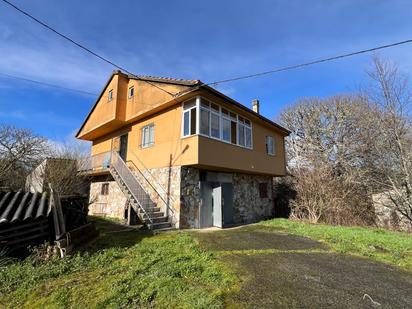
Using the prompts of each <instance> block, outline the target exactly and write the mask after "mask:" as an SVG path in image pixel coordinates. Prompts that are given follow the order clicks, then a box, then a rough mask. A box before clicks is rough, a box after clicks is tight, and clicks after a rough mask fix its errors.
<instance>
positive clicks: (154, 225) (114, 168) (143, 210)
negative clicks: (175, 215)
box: [110, 152, 172, 231]
mask: <svg viewBox="0 0 412 309" xmlns="http://www.w3.org/2000/svg"><path fill="white" fill-rule="evenodd" d="M116 156H117V157H116ZM111 161H112V162H111V164H110V173H111V174H112V176H113V178H114V179H115V181H116V182H117V184H118V185H119V187H120V189H121V190H122V192H123V194H124V195H125V196H126V198H127V199H128V200H129V204H130V205H131V206H132V207H133V209H134V210H135V211H136V213H137V216H138V217H139V219H140V221H141V222H142V223H143V224H145V225H146V226H147V228H148V229H150V230H158V231H166V230H171V229H172V224H171V223H170V221H169V218H168V216H167V215H165V214H164V212H162V211H161V209H160V207H158V206H157V205H156V204H155V203H154V202H153V201H152V199H151V198H150V196H149V194H148V193H147V192H146V191H145V189H144V188H143V186H142V185H141V184H140V183H139V181H138V180H137V178H136V177H135V175H134V174H133V172H132V171H131V170H130V169H129V168H128V167H127V165H126V164H125V162H124V161H123V160H122V159H121V158H120V156H119V155H118V154H117V153H115V152H113V154H112V160H111Z"/></svg>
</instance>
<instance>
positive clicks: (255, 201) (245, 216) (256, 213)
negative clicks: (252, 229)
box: [233, 173, 274, 224]
mask: <svg viewBox="0 0 412 309" xmlns="http://www.w3.org/2000/svg"><path fill="white" fill-rule="evenodd" d="M272 179H273V178H272V177H271V176H262V175H250V174H240V173H234V174H233V219H234V222H235V223H237V224H242V223H252V222H257V221H260V220H263V219H267V218H270V217H272V216H273V215H274V204H273V186H272V181H273V180H272ZM260 184H266V186H267V197H264V198H261V197H260V188H259V186H260Z"/></svg>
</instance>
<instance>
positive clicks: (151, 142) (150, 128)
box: [140, 122, 155, 149]
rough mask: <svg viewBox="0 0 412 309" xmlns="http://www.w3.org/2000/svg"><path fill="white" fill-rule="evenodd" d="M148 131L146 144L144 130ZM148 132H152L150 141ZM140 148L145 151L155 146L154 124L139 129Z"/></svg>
mask: <svg viewBox="0 0 412 309" xmlns="http://www.w3.org/2000/svg"><path fill="white" fill-rule="evenodd" d="M146 129H148V134H149V137H148V138H149V142H148V143H147V144H146V143H145V130H146ZM150 130H152V141H151V140H150ZM140 132H141V133H140V135H141V136H140V148H142V149H146V148H149V147H153V146H154V145H155V124H154V122H152V123H149V124H147V125H145V126H143V127H141V128H140Z"/></svg>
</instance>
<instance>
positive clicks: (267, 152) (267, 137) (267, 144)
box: [265, 135, 276, 156]
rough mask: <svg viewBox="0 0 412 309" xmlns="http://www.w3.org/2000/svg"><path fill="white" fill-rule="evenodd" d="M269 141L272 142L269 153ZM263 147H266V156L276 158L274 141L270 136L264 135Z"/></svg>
mask: <svg viewBox="0 0 412 309" xmlns="http://www.w3.org/2000/svg"><path fill="white" fill-rule="evenodd" d="M269 140H271V141H272V149H271V150H272V151H270V149H269ZM265 145H266V154H267V155H269V156H276V148H275V139H274V137H273V136H272V135H266V141H265Z"/></svg>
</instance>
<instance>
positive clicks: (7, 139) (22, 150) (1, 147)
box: [0, 125, 49, 190]
mask: <svg viewBox="0 0 412 309" xmlns="http://www.w3.org/2000/svg"><path fill="white" fill-rule="evenodd" d="M48 150H49V147H48V144H47V140H46V139H45V138H43V137H40V136H38V135H35V134H34V133H33V132H32V131H30V130H28V129H19V128H16V127H14V126H9V125H2V126H0V187H7V188H11V189H15V190H18V189H22V188H24V184H25V180H26V176H27V175H28V173H29V172H30V171H31V170H32V169H33V168H34V167H35V166H37V165H38V164H39V163H40V162H41V161H42V160H43V159H44V158H45V157H46V156H47V154H48Z"/></svg>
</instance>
